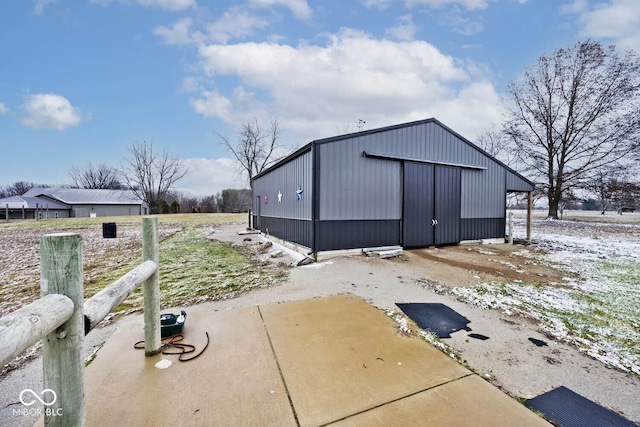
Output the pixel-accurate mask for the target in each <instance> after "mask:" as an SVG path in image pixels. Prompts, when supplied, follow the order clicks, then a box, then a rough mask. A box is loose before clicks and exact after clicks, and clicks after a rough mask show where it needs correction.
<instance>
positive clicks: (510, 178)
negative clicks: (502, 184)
mask: <svg viewBox="0 0 640 427" xmlns="http://www.w3.org/2000/svg"><path fill="white" fill-rule="evenodd" d="M505 173H506V174H507V191H533V190H534V188H533V186H532V185H529V183H527V182H525V181H523V180H522V179H521V178H520V177H519V176H518V175H516V174H515V173H513V172H511V171H510V170H506V171H505Z"/></svg>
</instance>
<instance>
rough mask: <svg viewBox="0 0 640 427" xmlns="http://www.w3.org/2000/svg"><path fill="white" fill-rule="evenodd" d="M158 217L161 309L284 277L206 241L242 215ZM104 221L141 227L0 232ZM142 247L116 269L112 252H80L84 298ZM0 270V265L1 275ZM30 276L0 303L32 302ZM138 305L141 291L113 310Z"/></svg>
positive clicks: (18, 226)
mask: <svg viewBox="0 0 640 427" xmlns="http://www.w3.org/2000/svg"><path fill="white" fill-rule="evenodd" d="M158 218H159V229H160V234H161V235H165V239H164V240H163V241H161V243H160V302H161V306H162V307H163V308H166V307H177V306H187V305H192V304H197V303H200V302H204V301H212V300H220V299H227V298H232V297H234V296H237V295H239V294H241V293H243V292H247V291H250V290H252V289H256V288H261V287H268V286H272V285H274V284H277V283H279V282H281V281H282V280H284V279H285V278H286V276H287V274H288V273H287V270H286V269H284V268H282V267H275V266H271V265H260V264H257V263H256V262H254V261H253V260H252V258H251V257H250V256H248V254H247V253H245V251H244V250H243V249H242V248H239V247H238V248H236V247H233V246H231V245H230V244H227V243H222V242H218V241H216V240H213V239H211V238H209V237H210V235H211V233H212V230H213V227H214V226H216V225H217V224H223V223H240V222H246V220H247V215H246V214H182V215H181V214H178V215H159V216H158ZM103 222H116V223H117V225H118V226H119V227H122V228H123V229H124V228H127V227H128V228H129V229H135V228H136V227H140V228H141V217H139V216H126V217H103V218H67V219H55V220H44V221H16V222H10V223H3V224H0V235H1V234H2V233H3V232H5V231H6V232H7V233H9V232H13V233H15V232H16V231H17V232H18V233H20V234H22V232H25V233H27V232H29V233H31V234H33V236H34V237H33V238H32V239H31V240H34V241H35V240H36V239H37V238H39V236H41V235H44V234H48V233H56V232H61V231H69V230H71V231H73V230H76V231H77V232H78V233H80V234H82V232H83V230H88V229H94V228H101V226H102V223H103ZM93 234H94V235H95V230H94V232H93ZM123 234H124V233H123ZM167 236H168V237H167ZM118 237H119V238H120V237H121V236H120V235H118ZM129 239H131V238H129ZM87 244H89V243H87ZM141 246H142V245H141V242H139V241H131V243H130V244H129V246H128V249H127V251H128V253H127V256H126V257H122V260H120V261H119V262H118V263H117V264H116V265H114V263H113V262H112V261H113V259H114V258H115V255H116V254H115V253H114V252H113V251H111V252H109V251H102V252H100V251H88V250H87V251H85V252H84V259H83V265H84V273H85V274H84V275H85V298H90V297H91V296H93V295H94V294H95V293H97V292H98V291H100V290H101V289H104V288H105V287H106V286H108V285H109V284H111V283H113V282H114V281H115V280H117V279H118V278H119V277H121V276H123V275H124V274H125V273H127V272H129V271H130V270H132V269H133V268H134V267H136V266H137V265H138V264H139V263H140V262H141V261H142V259H141V257H142V250H141ZM34 248H35V247H34ZM32 252H35V251H32ZM89 253H91V254H92V255H88V254H89ZM34 257H37V253H35V254H34ZM110 261H111V262H110ZM34 262H37V259H36V260H34ZM4 267H5V266H2V265H0V273H1V272H2V271H3V268H4ZM31 276H33V277H29V278H28V279H29V280H28V283H29V285H28V286H25V285H23V284H22V283H24V282H22V283H10V284H8V285H5V286H3V288H4V289H2V291H3V292H0V303H4V304H11V305H12V310H13V309H17V308H20V307H19V306H17V305H20V304H22V302H21V303H17V302H13V303H12V301H15V298H13V297H12V295H13V296H15V295H17V294H20V293H23V292H25V290H27V291H29V293H30V295H29V298H28V299H27V300H25V301H24V303H28V302H29V300H33V299H35V298H37V297H38V295H39V290H38V287H37V285H36V284H37V283H38V279H39V278H38V277H37V272H36V271H33V272H32V273H31ZM8 288H12V289H8ZM32 288H33V289H32ZM5 291H6V292H5ZM31 294H32V295H31ZM142 305H143V299H142V287H139V288H138V289H137V290H136V291H135V292H134V293H133V294H132V295H131V296H130V297H129V298H128V299H127V300H126V301H125V302H123V303H122V304H121V305H120V306H119V307H117V309H116V312H118V313H123V312H131V311H136V310H140V309H141V308H142Z"/></svg>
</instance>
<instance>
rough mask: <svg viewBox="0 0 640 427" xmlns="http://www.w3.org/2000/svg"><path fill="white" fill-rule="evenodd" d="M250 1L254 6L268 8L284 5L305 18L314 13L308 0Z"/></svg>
mask: <svg viewBox="0 0 640 427" xmlns="http://www.w3.org/2000/svg"><path fill="white" fill-rule="evenodd" d="M249 3H250V4H251V5H252V6H256V7H266V8H268V7H271V6H284V7H287V8H289V9H290V10H291V12H292V13H293V14H294V15H295V16H296V17H297V18H299V19H305V20H306V19H309V18H311V15H312V13H313V12H312V10H311V8H310V7H309V5H308V4H307V1H306V0H249Z"/></svg>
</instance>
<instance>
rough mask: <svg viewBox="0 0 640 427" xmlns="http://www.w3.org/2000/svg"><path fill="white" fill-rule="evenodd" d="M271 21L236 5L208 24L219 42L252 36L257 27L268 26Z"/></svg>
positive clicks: (208, 30) (213, 38)
mask: <svg viewBox="0 0 640 427" xmlns="http://www.w3.org/2000/svg"><path fill="white" fill-rule="evenodd" d="M268 26H269V23H268V22H267V21H266V20H265V19H264V18H261V17H259V16H255V15H252V14H250V13H248V12H247V11H246V10H244V9H242V8H239V7H236V8H232V9H229V10H227V11H226V12H225V13H224V14H223V15H222V17H221V18H220V19H218V20H217V21H216V22H214V23H212V24H209V25H207V32H208V34H209V35H210V37H211V39H212V40H213V41H215V42H218V43H227V42H228V41H229V40H230V39H232V38H234V39H238V38H242V37H246V36H250V35H251V34H252V33H253V30H254V29H255V28H258V29H260V28H267V27H268Z"/></svg>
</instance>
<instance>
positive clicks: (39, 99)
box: [21, 93, 83, 131]
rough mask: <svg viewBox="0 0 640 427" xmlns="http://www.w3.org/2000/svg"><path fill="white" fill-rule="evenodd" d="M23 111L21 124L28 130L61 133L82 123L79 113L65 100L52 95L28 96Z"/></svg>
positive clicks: (62, 97) (59, 96)
mask: <svg viewBox="0 0 640 427" xmlns="http://www.w3.org/2000/svg"><path fill="white" fill-rule="evenodd" d="M23 109H24V115H23V117H22V119H21V122H22V124H23V125H25V126H27V127H30V128H36V129H55V130H59V131H63V130H65V129H67V128H69V127H73V126H78V125H79V124H80V123H81V122H82V121H83V117H82V114H81V113H80V111H79V110H78V109H77V108H76V107H74V106H72V105H71V103H70V102H69V100H68V99H67V98H65V97H64V96H61V95H57V94H54V93H39V94H35V95H31V96H29V98H28V99H27V101H26V102H25V103H24V106H23Z"/></svg>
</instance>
